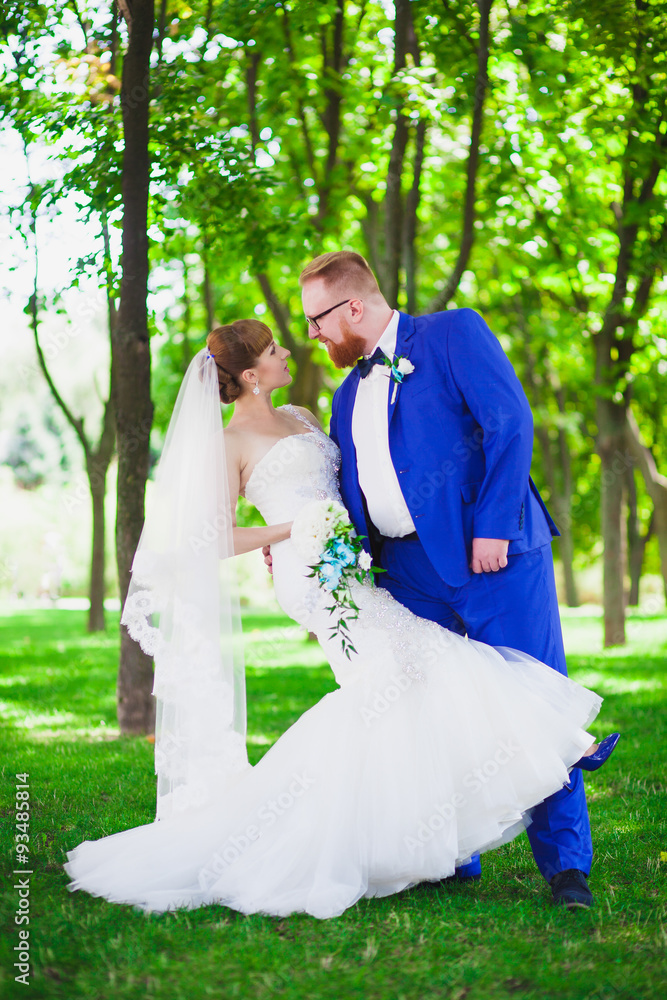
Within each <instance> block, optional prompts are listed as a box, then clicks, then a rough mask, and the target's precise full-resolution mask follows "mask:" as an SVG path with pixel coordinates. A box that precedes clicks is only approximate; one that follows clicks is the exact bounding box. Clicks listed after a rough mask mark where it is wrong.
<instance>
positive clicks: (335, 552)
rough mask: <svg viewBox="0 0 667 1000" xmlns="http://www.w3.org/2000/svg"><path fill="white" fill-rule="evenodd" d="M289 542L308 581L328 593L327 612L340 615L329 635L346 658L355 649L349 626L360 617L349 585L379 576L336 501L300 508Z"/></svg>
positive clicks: (319, 502)
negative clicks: (303, 564) (305, 566)
mask: <svg viewBox="0 0 667 1000" xmlns="http://www.w3.org/2000/svg"><path fill="white" fill-rule="evenodd" d="M291 537H292V541H293V542H294V546H295V548H296V550H297V552H298V554H299V555H300V556H301V558H302V559H305V561H306V562H307V563H308V564H309V567H310V569H311V570H312V572H311V573H309V574H308V576H309V577H311V576H313V577H315V578H316V580H317V583H318V584H319V586H320V587H322V589H323V590H328V591H330V592H331V596H332V598H333V602H334V603H333V604H332V605H330V606H329V607H327V609H326V610H327V611H331V612H336V611H337V612H339V614H338V620H337V622H336V624H335V625H332V627H331V631H332V632H333V633H334V635H336V634H338V635H339V636H340V639H341V645H342V648H343V652H344V653H345V655H346V656H347V657H348V658H349V656H350V653H351V652H352V653H356V649H355V648H354V646H353V644H352V640H351V639H350V630H349V624H348V623H349V622H350V621H353V620H354V619H355V618H356V617H357V616H358V614H359V608H358V607H357V605H356V604H355V602H354V598H353V597H352V592H351V590H350V584H351V582H352V580H353V579H354V580H358V581H359V583H362V582H363V581H364V580H365V579H370V580H372V579H373V574H374V573H381V572H382V570H380V569H376V567H374V566H373V565H372V562H371V557H370V556H369V555H368V553H367V552H366V551H364V548H363V546H362V544H361V537H362V536H360V535H357V533H356V532H355V530H354V527H353V526H352V523H351V522H350V518H349V515H348V513H347V511H346V510H345V508H344V507H343V506H342V505H341V504H339V503H338V501H337V500H313V501H311V502H310V503H307V504H306V505H305V507H302V508H301V510H300V511H299V513H298V514H297V516H296V517H295V519H294V524H293V525H292V531H291Z"/></svg>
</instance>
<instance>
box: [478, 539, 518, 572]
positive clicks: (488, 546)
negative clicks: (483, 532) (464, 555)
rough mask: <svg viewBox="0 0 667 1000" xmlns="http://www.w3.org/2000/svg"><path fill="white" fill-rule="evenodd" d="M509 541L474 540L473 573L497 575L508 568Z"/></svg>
mask: <svg viewBox="0 0 667 1000" xmlns="http://www.w3.org/2000/svg"><path fill="white" fill-rule="evenodd" d="M508 547H509V541H507V540H506V539H504V538H473V540H472V562H471V563H470V568H471V570H472V571H473V573H497V572H498V570H499V569H504V568H505V566H507V549H508Z"/></svg>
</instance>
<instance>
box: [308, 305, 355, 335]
mask: <svg viewBox="0 0 667 1000" xmlns="http://www.w3.org/2000/svg"><path fill="white" fill-rule="evenodd" d="M351 301H352V299H345V302H337V303H336V305H335V306H332V307H331V309H325V310H324V312H321V313H318V314H317V316H306V322H307V323H308V325H309V326H312V328H313V330H319V329H320V324H319V323H318V322H317V321H318V319H324V317H325V316H328V315H329V313H330V312H333V311H334V309H338V307H339V306H344V305H345V304H346V303H347V302H351Z"/></svg>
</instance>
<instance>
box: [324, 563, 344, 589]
mask: <svg viewBox="0 0 667 1000" xmlns="http://www.w3.org/2000/svg"><path fill="white" fill-rule="evenodd" d="M341 572H342V569H341V567H340V566H337V565H336V564H335V563H331V562H323V563H322V565H321V566H320V567H319V574H320V580H322V581H323V583H324V586H325V587H326V588H327V590H335V589H336V587H337V586H338V584H339V583H340V578H341Z"/></svg>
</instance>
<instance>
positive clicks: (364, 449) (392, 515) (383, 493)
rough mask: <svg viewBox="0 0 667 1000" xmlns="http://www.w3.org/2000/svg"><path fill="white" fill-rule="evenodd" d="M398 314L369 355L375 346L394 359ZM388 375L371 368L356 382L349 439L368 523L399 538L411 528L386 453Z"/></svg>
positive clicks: (381, 369)
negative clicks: (350, 438)
mask: <svg viewBox="0 0 667 1000" xmlns="http://www.w3.org/2000/svg"><path fill="white" fill-rule="evenodd" d="M398 315H399V314H398V312H397V311H396V310H395V309H394V311H393V313H392V316H391V319H390V320H389V323H388V324H387V327H386V329H385V331H384V333H383V334H382V336H381V337H380V339H379V340H378V342H377V344H376V345H375V348H374V350H373V352H372V353H375V351H376V350H377V348H378V347H379V348H380V350H382V351H383V352H384V353H385V354H386V355H387V357H388V358H393V357H394V354H395V352H396V335H397V332H398ZM367 357H370V355H367ZM389 376H390V369H389V367H388V366H386V365H373V367H372V368H371V370H370V372H369V374H368V375H367V376H366V378H363V379H359V386H358V389H357V396H356V399H355V401H354V411H353V413H352V440H353V441H354V446H355V448H356V450H357V471H358V475H359V485H360V486H361V489H362V491H363V493H364V496H365V497H366V503H367V505H368V513H369V515H370V518H371V521H372V522H373V524H374V525H375V527H376V528H377V529H378V531H379V532H380V534H382V535H386V536H387V537H389V538H400V537H402V536H403V535H410V534H412V532H413V531H414V530H415V525H414V521H413V520H412V517H411V516H410V511H409V510H408V507H407V504H406V502H405V499H404V497H403V494H402V492H401V487H400V486H399V485H398V476H397V475H396V470H395V469H394V464H393V462H392V460H391V454H390V452H389V424H388V420H387V409H388V404H389V386H390V385H391V386H392V388H393V386H394V383H393V382H392V380H391V378H390V377H389Z"/></svg>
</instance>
